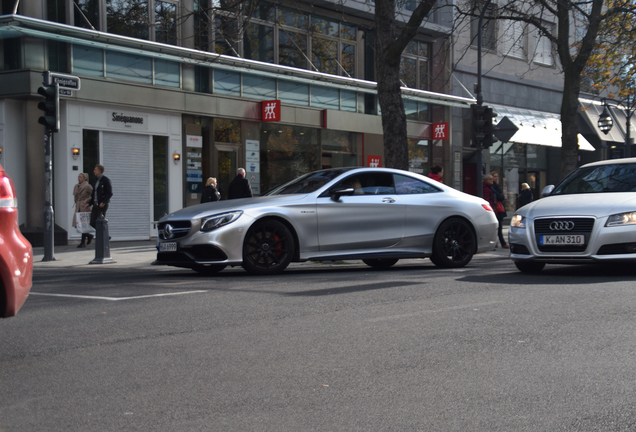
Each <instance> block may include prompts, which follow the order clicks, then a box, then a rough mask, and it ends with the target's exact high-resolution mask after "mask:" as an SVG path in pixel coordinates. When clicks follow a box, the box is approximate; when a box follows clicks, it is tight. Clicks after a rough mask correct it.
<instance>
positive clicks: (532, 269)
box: [515, 261, 545, 274]
mask: <svg viewBox="0 0 636 432" xmlns="http://www.w3.org/2000/svg"><path fill="white" fill-rule="evenodd" d="M515 265H516V266H517V268H518V269H519V271H520V272H521V273H529V274H537V273H541V270H543V267H545V263H541V262H534V261H528V262H525V261H515Z"/></svg>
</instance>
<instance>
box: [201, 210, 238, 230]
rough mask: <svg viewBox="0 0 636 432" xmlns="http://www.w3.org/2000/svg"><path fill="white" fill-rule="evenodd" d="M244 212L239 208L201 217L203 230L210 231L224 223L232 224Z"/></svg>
mask: <svg viewBox="0 0 636 432" xmlns="http://www.w3.org/2000/svg"><path fill="white" fill-rule="evenodd" d="M242 214H243V211H241V210H239V211H235V212H230V213H223V214H217V215H214V216H210V217H207V218H203V219H201V231H203V232H208V231H212V230H215V229H217V228H219V227H222V226H224V225H227V224H230V223H232V222H234V221H235V220H237V219H238V218H239V217H240V216H241V215H242Z"/></svg>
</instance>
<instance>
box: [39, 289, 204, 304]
mask: <svg viewBox="0 0 636 432" xmlns="http://www.w3.org/2000/svg"><path fill="white" fill-rule="evenodd" d="M204 292H207V291H203V290H199V291H184V292H177V293H164V294H149V295H142V296H132V297H102V296H89V295H76V294H52V293H38V292H32V293H31V294H30V295H36V296H38V295H39V296H48V297H68V298H82V299H90V300H108V301H120V300H136V299H142V298H150V297H166V296H176V295H182V294H196V293H204Z"/></svg>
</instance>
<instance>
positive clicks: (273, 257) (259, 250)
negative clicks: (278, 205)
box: [243, 220, 295, 275]
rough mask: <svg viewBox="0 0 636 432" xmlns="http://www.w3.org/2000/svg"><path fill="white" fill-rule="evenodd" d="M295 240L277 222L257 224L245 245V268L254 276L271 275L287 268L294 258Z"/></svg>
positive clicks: (270, 221)
mask: <svg viewBox="0 0 636 432" xmlns="http://www.w3.org/2000/svg"><path fill="white" fill-rule="evenodd" d="M294 249H295V244H294V238H293V236H292V233H291V232H289V229H287V227H286V226H285V225H283V224H282V223H281V222H278V221H276V220H264V221H260V222H257V223H255V224H254V225H252V227H251V228H250V229H249V231H248V232H247V235H246V236H245V242H244V243H243V268H244V269H245V270H247V271H248V272H249V273H252V274H259V275H271V274H277V273H280V272H282V271H283V270H285V269H286V268H287V266H288V265H289V263H290V262H291V260H292V258H293V256H294Z"/></svg>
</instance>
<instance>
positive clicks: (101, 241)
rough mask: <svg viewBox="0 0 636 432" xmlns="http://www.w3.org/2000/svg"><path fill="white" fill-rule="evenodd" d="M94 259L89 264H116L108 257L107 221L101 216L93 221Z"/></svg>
mask: <svg viewBox="0 0 636 432" xmlns="http://www.w3.org/2000/svg"><path fill="white" fill-rule="evenodd" d="M95 225H96V226H95V259H94V260H93V261H91V262H90V263H89V264H112V263H116V262H117V261H115V260H114V259H112V258H111V257H110V237H109V236H108V219H106V218H105V217H104V215H101V216H100V217H99V219H97V221H95Z"/></svg>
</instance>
